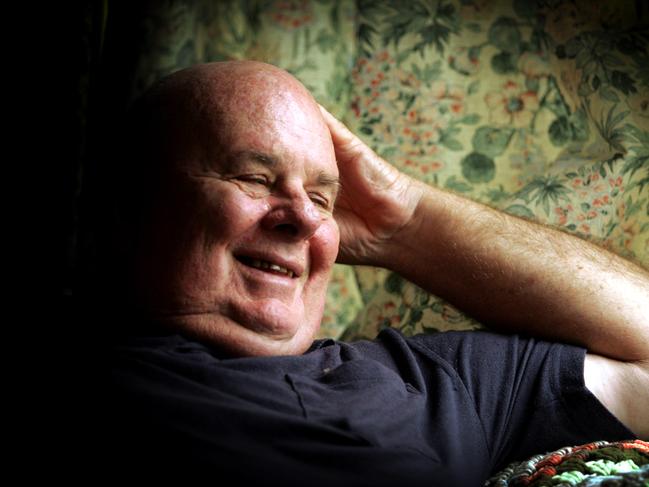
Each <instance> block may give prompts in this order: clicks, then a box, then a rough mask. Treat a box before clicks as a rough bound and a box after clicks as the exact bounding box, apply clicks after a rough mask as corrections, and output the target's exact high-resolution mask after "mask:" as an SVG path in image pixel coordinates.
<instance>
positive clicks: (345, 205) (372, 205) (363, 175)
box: [320, 106, 423, 265]
mask: <svg viewBox="0 0 649 487" xmlns="http://www.w3.org/2000/svg"><path fill="white" fill-rule="evenodd" d="M320 111H321V112H322V116H323V117H324V120H325V122H326V123H327V125H328V126H329V131H330V132H331V138H332V140H333V144H334V149H335V152H336V160H337V161H338V170H339V172H340V182H341V191H340V194H339V196H338V199H337V200H336V206H335V208H334V217H335V219H336V221H337V222H338V226H339V227H340V251H339V253H338V262H341V263H344V264H366V265H385V264H387V263H388V262H386V261H385V260H386V257H387V256H388V254H389V252H388V250H389V246H390V244H391V243H393V238H394V237H395V236H396V234H397V233H398V232H399V231H400V230H402V229H403V228H405V227H406V226H407V225H408V223H409V222H410V221H411V219H412V217H413V214H414V211H415V208H416V207H417V205H418V203H419V200H420V199H421V197H422V194H423V189H422V186H421V184H420V183H418V182H417V181H416V180H414V179H413V178H410V177H408V176H407V175H405V174H403V173H401V172H400V171H398V170H397V169H396V168H395V167H393V166H391V165H390V164H388V163H387V162H386V161H385V160H383V159H382V158H380V157H379V156H378V155H376V153H375V152H374V151H372V149H370V148H369V147H368V146H366V145H365V144H364V143H363V142H362V141H361V140H360V139H359V138H358V137H356V136H355V135H354V134H353V133H352V132H350V131H349V130H348V129H347V127H345V126H344V125H343V124H342V123H341V122H339V121H338V120H337V119H336V118H335V117H334V116H333V115H331V114H330V113H329V112H328V111H327V110H325V109H324V108H323V107H322V106H321V107H320Z"/></svg>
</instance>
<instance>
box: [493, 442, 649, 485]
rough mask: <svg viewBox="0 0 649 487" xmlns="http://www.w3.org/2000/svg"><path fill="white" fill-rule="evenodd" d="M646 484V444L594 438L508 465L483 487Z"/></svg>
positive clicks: (648, 470) (648, 461)
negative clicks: (593, 439)
mask: <svg viewBox="0 0 649 487" xmlns="http://www.w3.org/2000/svg"><path fill="white" fill-rule="evenodd" d="M517 486H528V487H546V486H547V487H549V486H558V487H568V486H580V487H594V486H601V487H604V486H605V487H617V486H628V487H631V486H633V487H635V486H638V487H649V443H648V442H646V441H642V440H628V441H618V442H608V441H596V442H594V443H588V444H585V445H580V446H569V447H565V448H561V449H560V450H557V451H554V452H550V453H545V454H542V455H536V456H534V457H532V458H530V459H529V460H527V461H524V462H516V463H512V464H510V465H509V466H508V467H507V468H505V469H504V470H502V471H501V472H499V473H498V474H496V475H494V476H493V477H491V478H490V479H489V480H488V481H487V482H486V483H485V487H517Z"/></svg>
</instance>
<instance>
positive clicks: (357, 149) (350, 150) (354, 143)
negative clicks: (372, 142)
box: [318, 104, 370, 158]
mask: <svg viewBox="0 0 649 487" xmlns="http://www.w3.org/2000/svg"><path fill="white" fill-rule="evenodd" d="M318 106H319V107H320V112H321V113H322V117H323V118H324V120H325V122H326V124H327V126H328V127H329V132H331V139H332V140H333V143H334V148H335V149H336V153H337V154H338V155H339V156H340V155H343V156H344V157H346V158H348V157H357V156H359V155H362V154H363V153H364V152H366V151H369V150H370V149H369V147H367V146H366V145H365V144H364V143H363V141H361V140H360V139H359V138H358V137H356V135H354V133H353V132H352V131H351V130H349V129H348V128H347V127H346V126H345V124H343V123H342V122H341V121H340V120H338V119H337V118H336V117H334V116H333V115H332V114H331V113H329V111H327V109H326V108H325V107H323V106H322V105H320V104H318ZM365 155H367V154H365Z"/></svg>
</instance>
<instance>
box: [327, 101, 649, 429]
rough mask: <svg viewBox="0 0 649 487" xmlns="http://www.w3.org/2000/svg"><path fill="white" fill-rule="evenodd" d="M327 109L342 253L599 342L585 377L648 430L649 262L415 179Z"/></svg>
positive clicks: (479, 307) (501, 315)
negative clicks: (641, 264)
mask: <svg viewBox="0 0 649 487" xmlns="http://www.w3.org/2000/svg"><path fill="white" fill-rule="evenodd" d="M323 113H324V116H325V119H326V120H327V123H328V124H329V127H330V131H331V133H332V139H333V141H334V146H335V147H336V156H337V159H338V165H339V170H340V174H341V180H342V188H343V191H342V195H341V198H340V201H339V204H338V207H337V212H336V218H337V219H338V221H339V225H340V227H341V253H340V256H341V258H340V260H341V261H342V262H348V263H360V264H369V265H378V266H383V267H387V268H389V269H392V270H394V271H395V272H397V273H399V274H401V275H402V276H404V277H405V278H407V279H408V280H410V281H412V282H414V283H415V284H417V285H419V286H420V287H422V288H424V289H426V290H428V291H430V292H432V293H433V294H436V295H438V296H440V297H443V298H444V299H446V300H448V301H449V302H450V303H452V304H454V305H455V306H457V307H458V308H460V309H462V310H464V311H466V312H467V313H468V314H470V315H471V316H473V317H474V318H476V319H478V320H479V321H481V322H483V323H485V324H487V325H489V326H490V327H491V328H493V329H496V330H501V331H505V332H516V333H524V334H530V335H534V336H537V337H541V338H545V339H549V340H554V341H562V342H567V343H576V344H579V345H582V346H584V347H586V348H587V349H588V351H589V353H592V354H596V355H591V356H589V357H588V358H587V361H586V366H585V376H586V383H587V385H588V387H589V388H590V389H591V390H592V391H593V392H594V393H595V394H596V395H597V397H598V398H599V399H600V400H601V401H602V402H603V403H604V404H605V405H606V406H607V407H609V409H610V410H611V411H612V412H613V413H614V414H616V415H617V416H618V418H620V419H621V420H622V421H623V422H625V423H626V424H627V425H628V426H629V427H630V428H631V429H632V430H633V431H635V432H636V433H637V434H639V435H642V436H644V437H647V436H649V414H648V413H646V412H644V411H649V365H648V364H649V273H647V271H646V270H644V269H642V268H641V267H639V266H636V265H634V264H632V263H630V262H628V261H626V260H624V259H622V258H621V257H618V256H617V255H615V254H612V253H610V252H608V251H606V250H604V249H602V248H599V247H597V246H596V245H593V244H591V243H589V242H586V241H584V240H581V239H579V238H577V237H574V236H572V235H568V234H565V233H563V232H560V231H558V230H555V229H552V228H549V227H546V226H543V225H540V224H536V223H533V222H529V221H526V220H522V219H519V218H517V217H514V216H510V215H507V214H505V213H502V212H499V211H497V210H493V209H491V208H489V207H487V206H484V205H481V204H479V203H476V202H473V201H470V200H467V199H465V198H462V197H460V196H457V195H455V194H452V193H449V192H446V191H442V190H439V189H437V188H434V187H431V186H428V185H425V184H423V183H420V182H418V181H415V180H413V179H412V178H409V177H408V176H406V175H404V174H403V173H400V172H398V171H397V170H396V169H395V168H393V167H392V166H390V165H389V164H387V163H386V162H385V161H383V160H382V159H381V158H379V157H378V156H377V155H376V154H375V153H374V152H372V151H371V150H370V149H369V148H368V147H366V146H365V145H364V144H363V143H362V142H361V141H360V140H359V139H358V138H357V137H355V136H354V135H353V134H352V133H351V132H349V131H348V130H347V129H346V128H345V127H344V126H343V125H342V124H341V123H340V122H338V121H337V120H335V119H334V118H333V117H332V116H331V115H330V114H328V113H326V111H323ZM600 356H601V357H600ZM604 377H607V378H608V379H610V380H611V382H603V381H602V379H603V378H604ZM630 384H633V388H630V386H629V385H630ZM631 394H633V397H631ZM618 403H619V404H618Z"/></svg>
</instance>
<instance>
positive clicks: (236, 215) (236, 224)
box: [204, 193, 270, 240]
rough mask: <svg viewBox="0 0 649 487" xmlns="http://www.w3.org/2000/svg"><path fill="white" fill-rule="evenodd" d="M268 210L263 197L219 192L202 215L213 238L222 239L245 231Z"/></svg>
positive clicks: (268, 206)
mask: <svg viewBox="0 0 649 487" xmlns="http://www.w3.org/2000/svg"><path fill="white" fill-rule="evenodd" d="M269 210H270V205H269V204H268V202H266V201H265V200H263V199H254V198H249V197H247V196H246V195H244V194H242V193H239V194H236V193H234V194H233V193H230V194H226V195H224V194H220V195H217V197H215V198H214V199H213V200H212V204H210V205H209V206H208V211H207V213H208V214H207V215H204V217H205V218H206V219H207V221H208V222H209V227H210V228H211V233H212V236H213V237H214V239H215V240H224V239H228V238H231V237H236V236H239V235H241V234H243V233H245V232H246V231H248V230H249V229H250V228H252V227H254V226H255V225H256V224H257V223H258V222H259V221H260V220H261V218H262V217H263V215H265V214H266V213H268V211H269Z"/></svg>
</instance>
